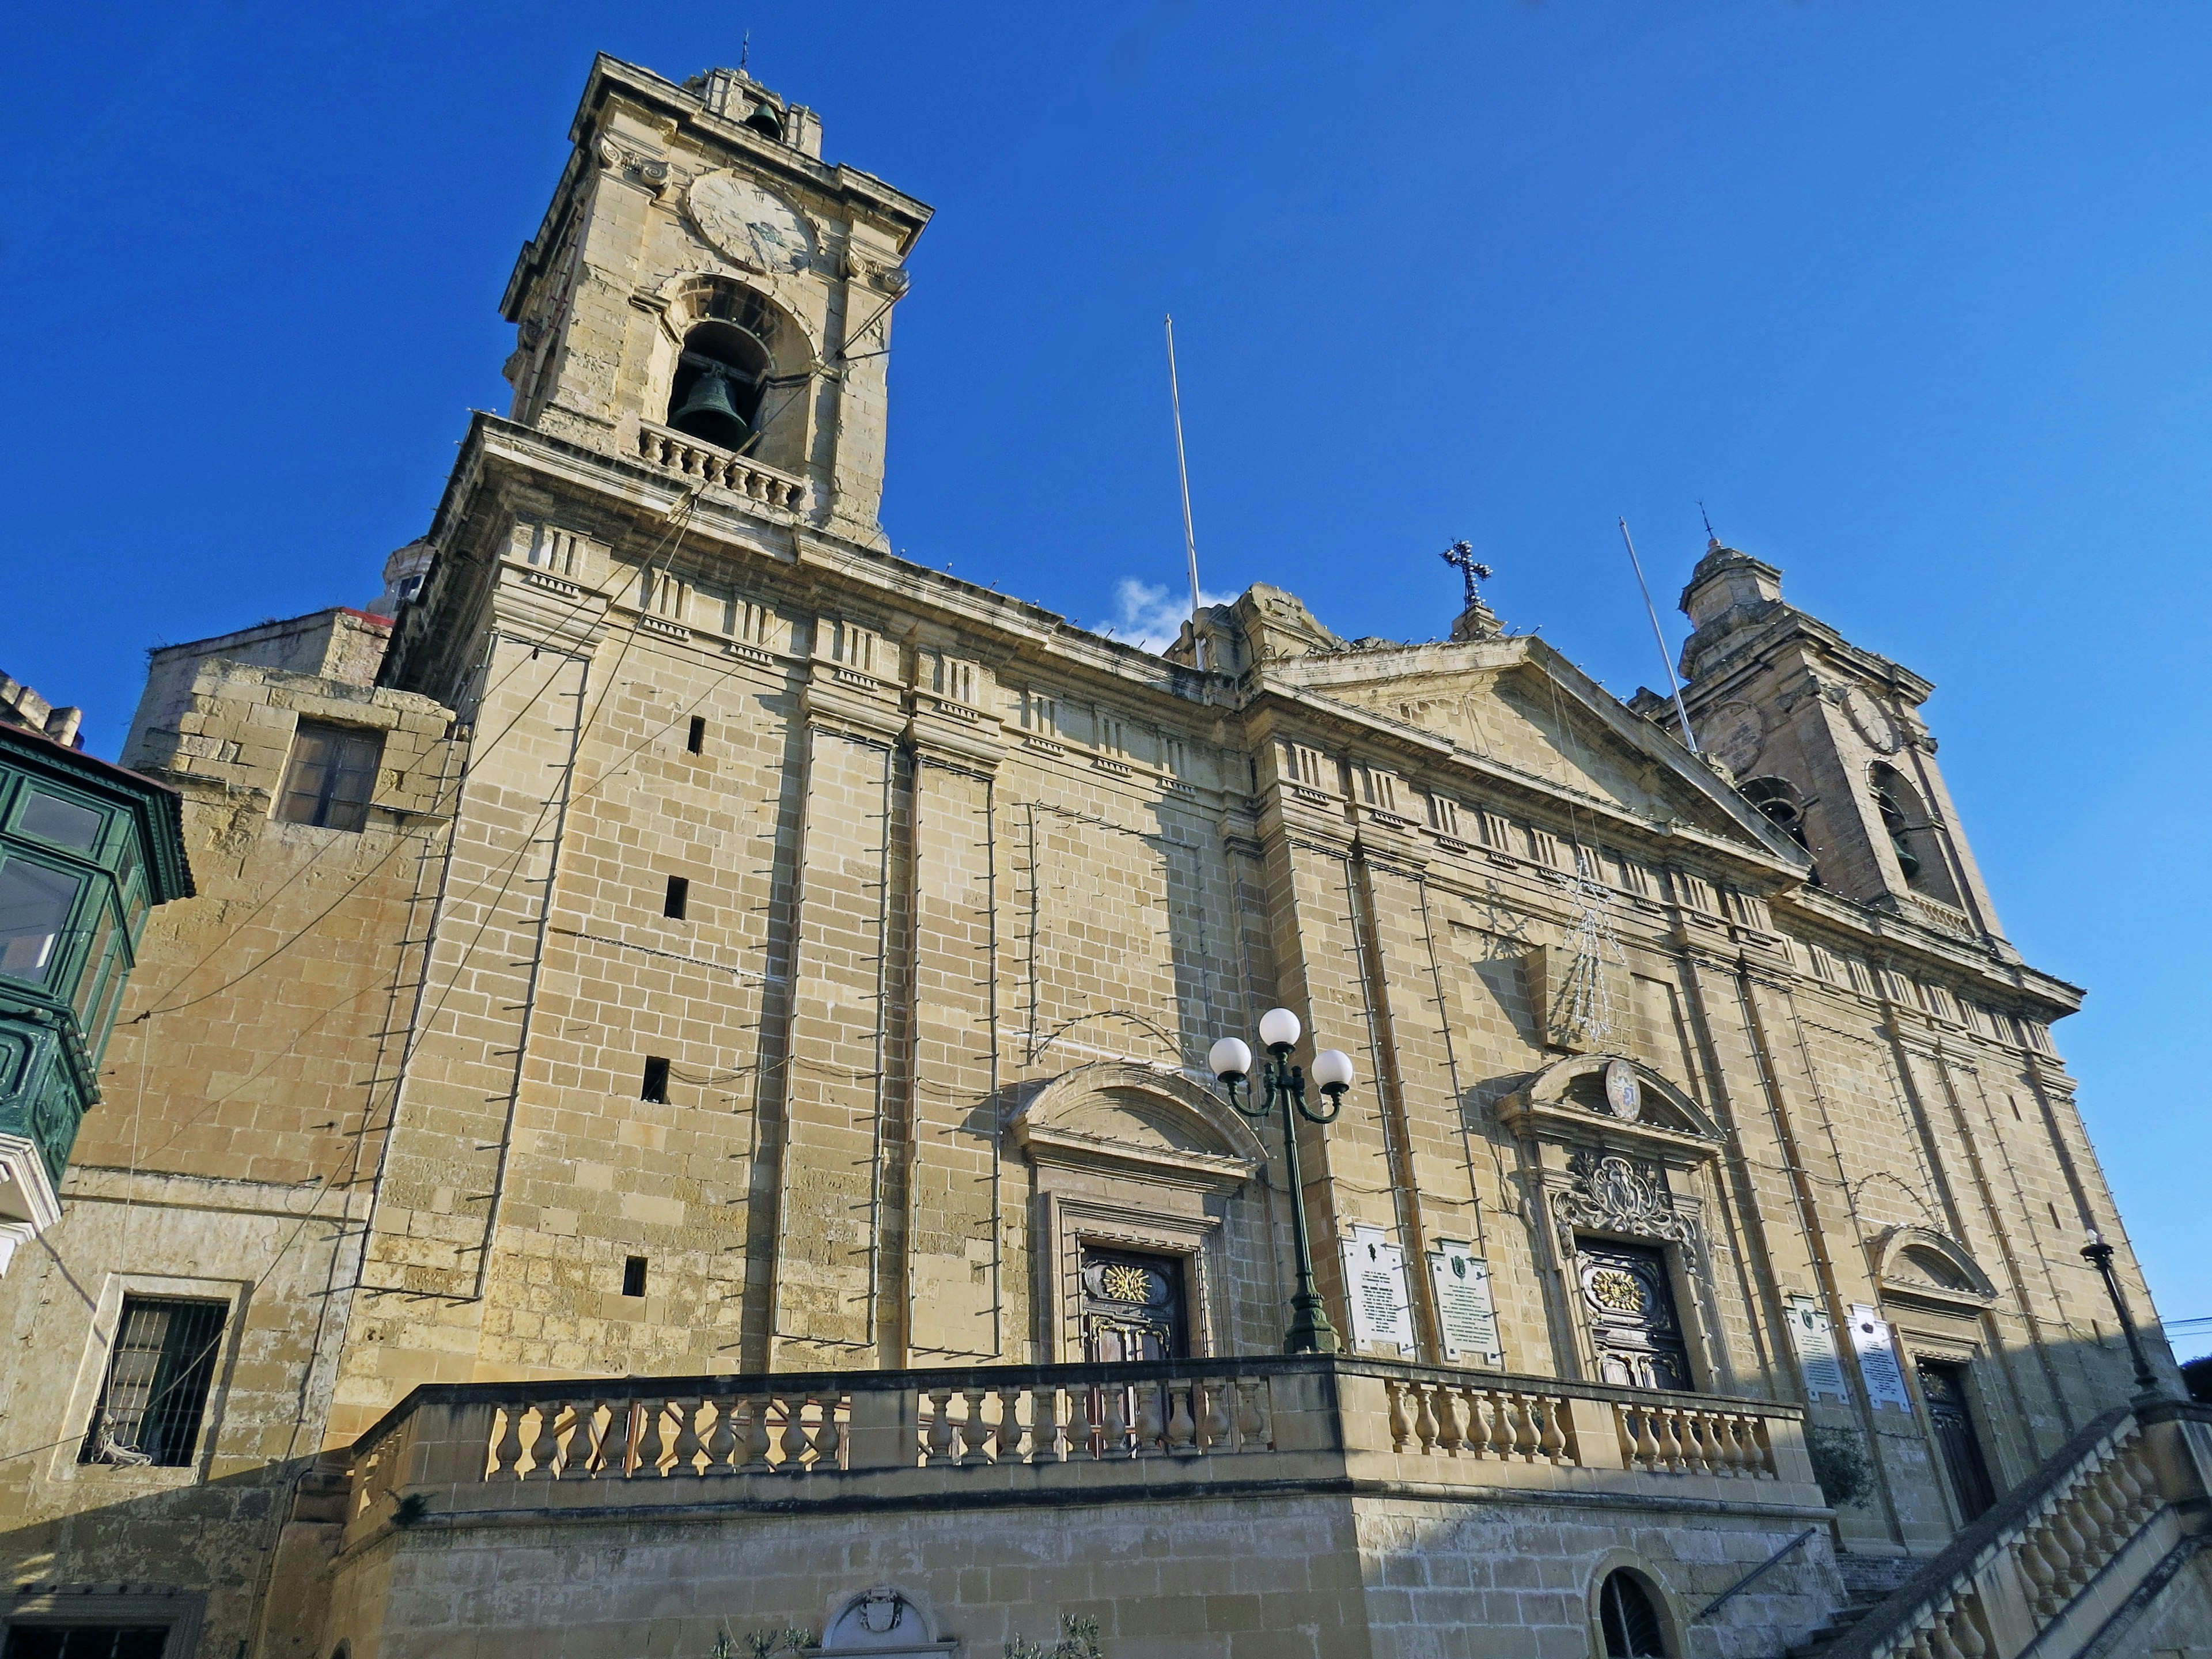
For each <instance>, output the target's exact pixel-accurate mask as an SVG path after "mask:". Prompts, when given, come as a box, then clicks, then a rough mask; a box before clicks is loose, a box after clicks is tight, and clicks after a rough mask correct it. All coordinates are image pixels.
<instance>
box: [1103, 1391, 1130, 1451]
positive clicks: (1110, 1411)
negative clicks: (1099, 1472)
mask: <svg viewBox="0 0 2212 1659" xmlns="http://www.w3.org/2000/svg"><path fill="white" fill-rule="evenodd" d="M1100 1392H1101V1393H1102V1394H1103V1395H1105V1396H1106V1420H1105V1423H1104V1425H1103V1427H1102V1428H1101V1429H1100V1431H1099V1440H1098V1455H1100V1456H1101V1457H1129V1456H1133V1455H1134V1450H1133V1448H1132V1447H1131V1446H1130V1444H1129V1407H1128V1397H1127V1395H1126V1394H1124V1393H1123V1392H1122V1390H1121V1389H1117V1388H1115V1386H1114V1385H1113V1384H1112V1383H1108V1384H1107V1385H1106V1387H1105V1388H1104V1389H1101V1390H1100Z"/></svg>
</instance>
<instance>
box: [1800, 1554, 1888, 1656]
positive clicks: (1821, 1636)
mask: <svg viewBox="0 0 2212 1659" xmlns="http://www.w3.org/2000/svg"><path fill="white" fill-rule="evenodd" d="M1920 1565H1921V1564H1920V1563H1919V1562H1917V1561H1916V1560H1914V1559H1912V1558H1911V1556H1905V1555H1838V1557H1837V1558H1836V1566H1837V1569H1838V1571H1840V1572H1841V1573H1842V1575H1843V1579H1844V1596H1845V1598H1846V1599H1845V1600H1844V1604H1843V1605H1842V1606H1841V1607H1838V1608H1837V1609H1836V1610H1835V1611H1834V1612H1833V1613H1830V1614H1829V1615H1828V1622H1827V1623H1826V1624H1825V1625H1823V1626H1820V1629H1818V1630H1816V1631H1814V1632H1813V1633H1812V1634H1811V1635H1809V1636H1808V1637H1807V1638H1805V1639H1804V1640H1803V1641H1802V1642H1799V1643H1796V1644H1794V1645H1793V1646H1792V1647H1790V1649H1789V1650H1788V1651H1787V1653H1786V1655H1785V1656H1784V1659H1820V1656H1822V1655H1824V1654H1826V1652H1827V1651H1828V1650H1829V1649H1830V1648H1832V1647H1833V1646H1834V1645H1835V1644H1837V1643H1838V1641H1840V1640H1842V1639H1843V1638H1844V1636H1845V1635H1847V1634H1848V1633H1849V1632H1850V1631H1851V1630H1853V1629H1854V1628H1856V1627H1857V1625H1858V1623H1859V1621H1860V1620H1863V1619H1864V1618H1865V1617H1866V1616H1867V1614H1869V1613H1872V1612H1873V1611H1874V1610H1875V1608H1876V1607H1880V1606H1881V1604H1882V1603H1883V1602H1885V1601H1888V1600H1889V1598H1890V1597H1891V1596H1893V1595H1896V1594H1897V1593H1898V1592H1899V1590H1901V1589H1904V1588H1905V1585H1906V1584H1908V1583H1911V1580H1912V1578H1913V1577H1914V1575H1915V1574H1916V1573H1917V1572H1918V1571H1919V1569H1920Z"/></svg>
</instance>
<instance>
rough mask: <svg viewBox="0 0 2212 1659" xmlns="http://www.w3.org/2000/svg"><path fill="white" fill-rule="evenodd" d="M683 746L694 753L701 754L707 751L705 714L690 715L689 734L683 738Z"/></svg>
mask: <svg viewBox="0 0 2212 1659" xmlns="http://www.w3.org/2000/svg"><path fill="white" fill-rule="evenodd" d="M684 747H685V748H686V749H688V750H690V751H691V752H692V753H693V754H695V755H703V754H705V753H706V752H707V717H706V716H705V715H703V714H694V715H693V716H692V717H691V731H690V735H689V736H688V737H686V738H684Z"/></svg>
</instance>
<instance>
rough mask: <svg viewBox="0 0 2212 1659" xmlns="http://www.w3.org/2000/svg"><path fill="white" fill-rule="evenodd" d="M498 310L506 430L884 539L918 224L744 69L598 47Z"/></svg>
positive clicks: (904, 204) (859, 536)
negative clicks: (668, 63) (556, 169)
mask: <svg viewBox="0 0 2212 1659" xmlns="http://www.w3.org/2000/svg"><path fill="white" fill-rule="evenodd" d="M569 136H570V138H571V140H572V141H573V143H574V150H573V151H572V153H571V155H570V156H569V160H568V166H567V167H566V168H565V169H564V171H563V172H562V177H561V182H560V185H559V187H558V188H557V189H556V191H555V192H554V196H553V202H552V205H551V206H550V208H549V209H548V210H546V214H545V218H544V223H543V224H542V225H541V226H540V228H539V229H538V234H537V235H536V236H535V237H533V238H532V240H530V241H529V242H528V243H527V244H526V245H525V246H524V247H523V250H522V253H521V257H520V258H519V259H518V260H517V261H516V264H515V267H514V273H513V276H511V277H510V278H509V279H508V281H507V293H506V295H505V297H504V299H503V300H502V301H501V314H502V315H504V316H505V317H506V318H507V320H508V321H509V322H512V323H513V324H514V325H515V326H516V330H517V342H516V347H515V350H514V353H513V356H511V357H510V358H509V359H508V360H507V365H506V369H505V374H506V376H507V380H509V381H510V382H512V383H513V387H514V402H513V411H512V418H513V420H515V421H516V422H520V423H521V424H523V425H526V426H530V427H533V428H537V429H538V430H539V431H541V432H544V433H546V434H548V435H551V436H554V437H557V438H561V439H563V440H565V441H568V442H570V443H574V444H579V445H582V446H584V447H587V448H592V449H597V450H600V451H604V452H609V453H617V454H620V455H623V456H624V457H626V458H642V459H646V460H648V461H651V462H653V463H654V464H655V465H659V466H662V467H665V468H669V469H671V470H673V471H678V472H681V473H684V474H686V475H688V476H692V477H701V478H703V479H706V480H708V481H710V482H713V483H722V484H724V485H726V487H728V488H730V489H732V490H733V491H734V492H735V493H737V494H738V495H743V496H746V497H749V498H750V499H752V500H755V501H766V502H769V503H771V504H773V505H775V506H776V507H779V508H784V509H787V510H789V511H791V512H793V513H795V514H797V515H798V516H799V517H800V518H802V519H803V520H805V521H808V522H811V524H812V525H814V526H817V528H819V529H821V530H823V531H826V532H830V533H833V534H836V535H839V536H842V537H843V538H847V539H849V540H852V541H854V542H858V543H860V544H863V545H866V546H871V547H882V546H884V535H883V532H882V530H881V529H880V527H879V526H878V524H877V509H878V503H879V501H880V500H881V497H882V494H883V476H884V426H885V415H886V386H887V374H886V365H887V363H888V362H889V356H888V353H889V349H890V325H891V312H892V308H893V307H894V306H895V305H896V302H897V301H899V300H900V299H901V298H902V297H903V295H905V293H906V291H907V288H908V278H907V272H906V270H905V266H904V260H905V258H906V256H907V254H908V252H909V251H910V250H911V249H912V248H913V246H914V243H915V239H916V238H917V237H918V236H920V235H921V230H922V228H923V226H925V225H926V224H927V222H928V221H929V210H928V209H927V207H925V206H923V205H922V204H921V203H919V202H917V201H915V200H914V199H913V198H912V197H908V196H905V195H902V194H901V193H900V192H899V191H896V190H893V189H892V188H891V187H890V185H885V184H884V183H883V182H882V181H881V180H880V179H874V178H872V177H871V176H870V175H868V174H867V173H861V172H859V171H857V170H855V169H854V168H851V167H842V166H832V165H829V164H827V163H825V162H824V161H823V160H822V125H821V122H820V120H819V119H818V118H817V117H816V115H815V113H814V112H813V111H811V110H810V109H807V108H805V106H800V105H797V104H793V103H789V102H787V100H784V99H783V98H781V97H780V96H778V95H777V94H775V93H774V92H772V91H770V90H769V88H766V87H764V86H763V85H761V84H760V83H759V82H757V81H755V80H753V79H752V78H751V77H750V76H748V75H746V74H745V73H744V72H743V71H742V70H728V69H716V70H708V71H707V72H706V73H705V74H703V75H698V76H693V77H692V78H691V79H690V80H689V81H687V82H684V84H683V85H681V86H678V85H677V84H675V83H674V82H670V81H666V80H664V79H662V78H661V77H660V76H657V75H654V74H653V73H652V72H650V71H649V70H642V69H640V68H637V67H636V66H635V65H633V64H624V63H622V62H620V61H619V60H617V59H615V58H609V57H606V56H605V55H602V56H601V57H600V58H599V59H598V60H597V61H596V62H595V63H594V64H593V65H592V75H591V79H590V82H589V83H588V84H587V85H586V88H585V89H584V96H583V100H582V102H581V104H580V106H578V108H577V111H576V116H575V119H574V122H573V123H572V125H571V126H570V130H569Z"/></svg>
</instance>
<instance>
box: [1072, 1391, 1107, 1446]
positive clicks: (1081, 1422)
mask: <svg viewBox="0 0 2212 1659" xmlns="http://www.w3.org/2000/svg"><path fill="white" fill-rule="evenodd" d="M1068 1398H1071V1401H1073V1402H1075V1427H1078V1433H1079V1436H1082V1455H1084V1458H1103V1455H1106V1395H1103V1394H1102V1391H1099V1389H1071V1391H1068ZM1068 1451H1075V1447H1071V1449H1068Z"/></svg>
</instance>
